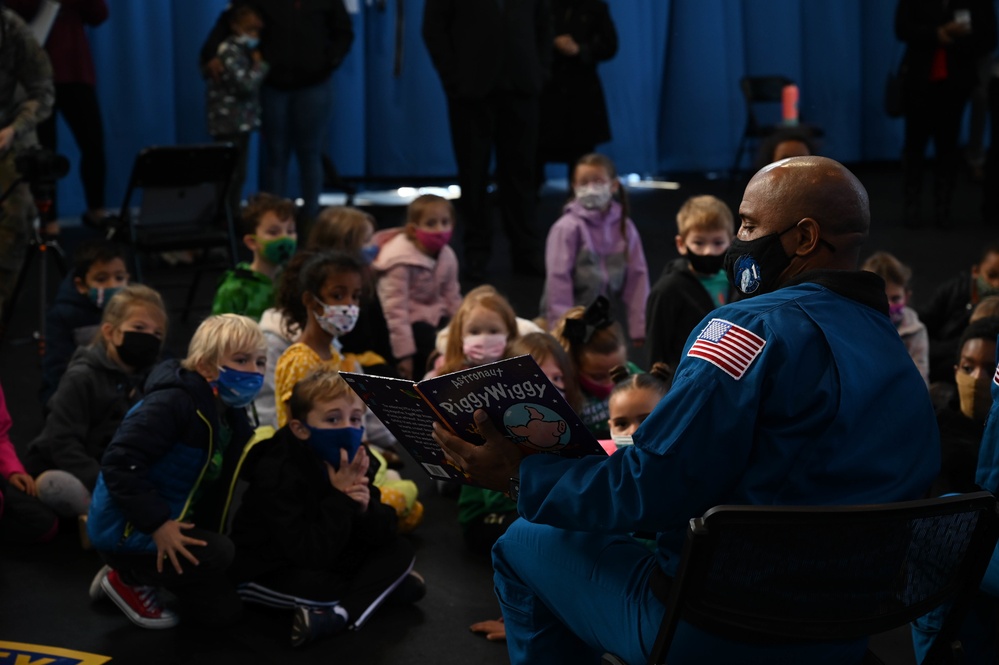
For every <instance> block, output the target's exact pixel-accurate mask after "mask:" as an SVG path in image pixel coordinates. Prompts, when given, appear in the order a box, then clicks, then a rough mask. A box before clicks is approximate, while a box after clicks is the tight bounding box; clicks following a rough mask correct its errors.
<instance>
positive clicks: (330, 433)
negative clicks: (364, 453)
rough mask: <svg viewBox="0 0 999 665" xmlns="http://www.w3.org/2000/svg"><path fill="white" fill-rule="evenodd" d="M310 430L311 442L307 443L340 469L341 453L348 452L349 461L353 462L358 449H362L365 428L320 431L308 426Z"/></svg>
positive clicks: (335, 467)
mask: <svg viewBox="0 0 999 665" xmlns="http://www.w3.org/2000/svg"><path fill="white" fill-rule="evenodd" d="M306 427H308V428H309V440H308V441H306V443H307V444H308V445H309V447H310V448H312V449H313V450H315V451H316V453H317V454H318V455H319V456H320V457H322V458H323V459H324V460H326V461H327V462H329V463H330V464H332V465H333V468H334V469H337V470H339V469H340V451H341V450H346V451H347V461H353V460H354V455H355V454H357V449H358V448H360V447H361V439H362V438H363V437H364V428H363V427H339V428H337V429H320V428H318V427H312V426H311V425H306Z"/></svg>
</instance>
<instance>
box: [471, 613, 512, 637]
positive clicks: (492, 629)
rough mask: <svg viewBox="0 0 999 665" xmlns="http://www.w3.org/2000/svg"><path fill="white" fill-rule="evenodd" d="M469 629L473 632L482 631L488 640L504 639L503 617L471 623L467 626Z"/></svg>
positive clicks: (504, 626)
mask: <svg viewBox="0 0 999 665" xmlns="http://www.w3.org/2000/svg"><path fill="white" fill-rule="evenodd" d="M469 630H471V631H472V632H473V633H484V634H485V636H486V639H487V640H489V641H490V642H499V641H501V640H506V625H505V624H504V623H503V617H500V618H499V619H496V620H492V619H490V620H489V621H479V622H478V623H473V624H472V625H471V626H470V627H469Z"/></svg>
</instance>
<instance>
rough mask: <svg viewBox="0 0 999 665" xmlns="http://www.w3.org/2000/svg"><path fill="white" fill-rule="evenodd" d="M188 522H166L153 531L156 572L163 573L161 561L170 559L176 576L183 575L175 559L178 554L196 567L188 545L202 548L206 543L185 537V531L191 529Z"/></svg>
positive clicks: (196, 560) (196, 562) (196, 561)
mask: <svg viewBox="0 0 999 665" xmlns="http://www.w3.org/2000/svg"><path fill="white" fill-rule="evenodd" d="M193 528H194V525H193V524H191V523H190V522H178V521H177V520H167V521H166V522H164V523H163V524H161V525H160V527H159V528H158V529H156V531H153V542H154V543H156V572H158V573H162V572H163V560H164V559H170V563H171V564H173V569H174V570H176V571H177V574H178V575H183V574H184V570H183V569H182V568H181V567H180V560H178V559H177V554H178V553H179V554H180V555H181V556H183V557H184V558H185V559H187V560H188V561H190V562H191V563H193V564H194V565H195V566H197V565H198V558H197V557H196V556H194V555H193V554H191V552H190V551H189V550H188V549H187V546H188V545H201V546H202V547H204V546H205V545H207V544H208V543H207V542H205V541H204V540H199V539H198V538H191V537H190V536H185V535H184V533H183V531H184V530H185V529H193Z"/></svg>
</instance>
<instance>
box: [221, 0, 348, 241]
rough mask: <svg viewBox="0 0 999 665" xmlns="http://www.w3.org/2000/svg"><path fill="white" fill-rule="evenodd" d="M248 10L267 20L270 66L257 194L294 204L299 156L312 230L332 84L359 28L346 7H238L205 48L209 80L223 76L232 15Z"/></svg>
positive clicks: (261, 0) (273, 2)
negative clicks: (291, 174)
mask: <svg viewBox="0 0 999 665" xmlns="http://www.w3.org/2000/svg"><path fill="white" fill-rule="evenodd" d="M244 4H252V5H253V6H254V7H255V8H256V9H257V11H258V12H259V13H260V15H261V17H262V18H263V22H264V26H265V27H264V30H263V32H262V33H261V35H260V52H261V54H262V57H263V60H264V61H265V62H267V63H268V64H269V65H270V72H268V74H267V78H266V79H264V85H263V87H262V89H261V91H260V104H261V107H262V117H261V122H262V127H261V135H262V137H263V144H264V146H265V148H266V156H267V159H266V162H265V168H264V171H263V176H264V177H263V182H262V183H261V187H260V189H261V190H262V191H267V192H271V193H272V194H276V195H278V196H290V194H291V193H290V192H289V190H288V186H287V182H286V181H287V175H288V161H289V160H290V159H291V155H292V153H295V155H296V157H297V159H298V170H299V173H300V184H301V196H302V199H303V200H304V201H305V204H304V208H303V210H304V213H305V217H306V224H309V223H311V221H312V220H313V219H314V218H315V216H316V214H318V212H319V194H320V193H321V191H322V184H323V166H322V153H323V146H324V145H326V138H327V128H328V124H329V120H330V114H331V113H332V110H333V89H332V87H331V86H330V76H332V74H333V72H334V70H336V68H337V67H339V66H340V64H341V63H342V62H343V59H344V58H345V57H346V56H347V52H348V51H350V46H351V44H352V43H353V42H354V28H353V26H352V24H351V21H350V16H349V15H348V14H347V10H346V9H345V8H344V5H343V0H314V1H313V2H308V3H305V2H288V1H287V0H254V2H252V3H251V2H247V1H246V0H236V1H235V2H233V3H232V4H231V5H230V7H229V8H227V10H226V11H225V12H223V13H222V15H221V16H220V17H219V19H218V21H216V23H215V27H214V28H212V32H211V33H210V34H209V35H208V39H207V40H205V43H204V45H203V46H202V48H201V64H202V66H203V67H204V69H205V72H206V74H207V75H208V76H211V77H212V78H217V77H219V76H220V75H221V73H222V62H221V61H220V60H219V59H218V57H217V55H216V54H217V52H218V47H219V44H220V43H221V42H222V41H223V40H224V39H225V38H226V37H228V36H229V32H230V28H229V24H230V17H231V14H230V12H232V11H233V9H234V8H235V7H238V6H240V5H244ZM304 231H305V230H303V232H304Z"/></svg>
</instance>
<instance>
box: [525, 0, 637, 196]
mask: <svg viewBox="0 0 999 665" xmlns="http://www.w3.org/2000/svg"><path fill="white" fill-rule="evenodd" d="M552 25H553V26H554V33H555V39H554V44H553V45H554V51H553V59H552V76H551V79H549V81H548V83H547V84H546V85H545V89H544V91H543V92H542V93H541V131H540V133H539V143H538V171H537V178H538V182H544V166H545V164H546V163H547V162H561V163H563V164H566V165H567V166H568V168H569V175H570V176H571V175H572V167H573V165H574V164H575V163H576V162H577V161H578V160H579V158H580V157H582V156H583V155H587V154H589V153H592V152H596V147H597V145H598V144H600V143H605V142H607V141H610V139H611V128H610V119H609V118H608V116H607V102H606V100H605V99H604V87H603V84H601V83H600V77H599V76H597V65H598V64H599V63H600V62H603V61H605V60H610V59H611V58H613V57H614V55H615V54H616V53H617V31H616V30H615V29H614V21H613V20H612V19H611V16H610V10H608V8H607V3H606V2H603V0H552Z"/></svg>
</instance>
